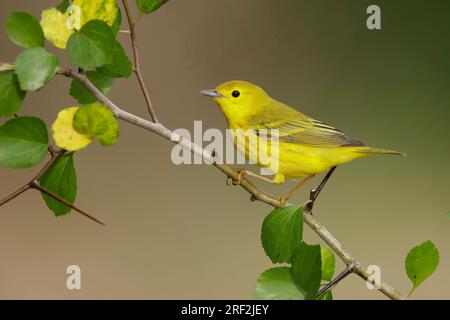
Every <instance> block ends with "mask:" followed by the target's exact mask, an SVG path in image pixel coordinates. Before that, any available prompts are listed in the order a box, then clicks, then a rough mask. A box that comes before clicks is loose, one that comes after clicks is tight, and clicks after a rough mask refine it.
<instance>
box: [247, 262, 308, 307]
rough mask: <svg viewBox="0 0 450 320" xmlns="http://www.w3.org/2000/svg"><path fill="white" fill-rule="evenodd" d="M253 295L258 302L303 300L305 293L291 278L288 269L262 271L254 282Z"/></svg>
mask: <svg viewBox="0 0 450 320" xmlns="http://www.w3.org/2000/svg"><path fill="white" fill-rule="evenodd" d="M253 295H254V297H255V298H256V299H258V300H305V298H306V293H305V292H304V290H303V289H302V288H300V287H299V286H298V285H297V284H296V283H295V281H294V279H293V278H292V274H291V269H290V268H288V267H279V268H272V269H269V270H266V271H264V272H263V273H262V274H261V275H260V276H259V278H258V280H257V282H256V288H255V291H254V292H253Z"/></svg>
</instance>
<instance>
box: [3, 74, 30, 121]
mask: <svg viewBox="0 0 450 320" xmlns="http://www.w3.org/2000/svg"><path fill="white" fill-rule="evenodd" d="M25 95H26V92H25V91H22V90H21V89H20V86H19V82H18V81H17V76H16V75H15V73H14V71H13V70H10V71H2V72H0V117H9V116H12V115H13V114H15V113H16V112H17V111H19V109H20V107H21V106H22V103H23V100H24V99H25Z"/></svg>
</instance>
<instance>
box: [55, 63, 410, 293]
mask: <svg viewBox="0 0 450 320" xmlns="http://www.w3.org/2000/svg"><path fill="white" fill-rule="evenodd" d="M58 73H59V74H62V75H65V76H66V77H69V78H72V79H75V80H77V81H79V82H80V83H81V84H82V85H83V86H84V87H85V88H86V89H87V90H88V91H89V92H90V93H91V94H93V95H94V96H95V97H96V98H97V99H98V100H99V101H100V102H102V103H104V104H105V105H107V106H108V107H109V108H110V109H111V111H112V112H113V113H114V114H115V115H116V117H117V118H118V119H120V120H123V121H125V122H128V123H130V124H133V125H135V126H138V127H141V128H143V129H145V130H148V131H151V132H153V133H156V134H158V135H159V136H161V137H163V138H165V139H167V140H170V141H172V142H174V143H178V144H180V145H181V146H183V147H184V148H186V149H187V150H190V151H191V152H193V153H194V154H196V155H198V156H202V157H203V159H204V160H205V161H206V162H207V163H211V164H212V165H213V166H214V167H216V168H217V169H219V170H220V171H222V172H223V173H225V174H226V175H227V176H228V177H230V178H231V179H233V180H237V179H238V178H239V172H238V171H236V170H234V169H233V168H232V167H231V166H229V165H227V164H220V163H218V162H217V161H216V158H215V157H214V156H213V155H212V154H211V152H209V151H207V150H204V149H203V148H202V147H200V146H199V145H196V144H195V143H193V142H192V141H190V140H188V139H186V138H182V137H181V136H179V135H178V134H176V133H174V132H173V131H171V130H169V129H168V128H166V127H165V126H164V125H162V124H161V123H154V122H151V121H148V120H145V119H143V118H140V117H138V116H135V115H133V114H131V113H129V112H127V111H125V110H123V109H122V108H120V107H118V106H117V105H116V104H114V103H113V102H112V101H111V100H109V99H108V98H107V97H106V96H105V95H104V94H103V93H101V92H100V91H99V90H98V89H97V88H96V87H95V86H94V85H93V84H92V83H91V82H90V80H89V79H88V78H86V77H85V76H84V75H80V74H78V73H76V72H73V71H72V70H70V69H61V70H60V71H59V72H58ZM239 185H240V186H241V187H242V188H243V189H245V190H246V191H247V192H248V193H250V194H251V197H252V199H254V200H259V201H261V202H264V203H266V204H269V205H271V206H273V207H281V204H280V201H279V199H278V198H276V197H274V196H272V195H270V194H268V193H266V192H264V191H263V190H261V189H259V188H257V187H256V186H255V185H253V184H252V183H251V182H250V181H249V180H248V179H246V178H242V179H241V183H240V184H239ZM305 207H306V208H307V206H305ZM303 219H304V221H305V222H306V224H307V225H308V226H309V227H311V229H312V230H313V231H314V232H315V233H316V234H317V235H319V237H320V238H322V239H323V241H325V242H326V243H327V245H328V246H329V247H330V248H331V249H332V250H333V251H334V252H335V253H336V254H337V255H338V256H339V257H340V258H341V259H342V260H343V261H344V262H345V264H346V265H347V266H354V270H353V272H354V273H356V274H357V275H358V276H360V277H361V278H363V279H364V280H366V281H367V280H368V279H369V277H370V276H371V274H369V273H368V272H367V271H366V269H365V268H364V267H362V266H361V264H360V262H359V261H358V260H356V258H354V257H353V256H352V255H351V254H350V252H348V251H347V250H346V249H345V248H344V247H343V246H342V245H341V243H340V242H339V241H338V240H337V239H336V238H335V237H334V236H333V235H332V234H331V233H330V232H329V231H328V230H327V229H326V228H325V227H324V226H323V225H322V224H321V223H320V222H319V221H318V220H317V219H316V218H315V217H313V215H312V214H311V212H310V211H308V210H305V211H304V213H303ZM378 290H379V291H380V292H381V293H383V294H384V295H386V296H387V297H389V298H391V299H395V300H398V299H406V297H404V296H403V295H402V294H401V293H400V292H398V291H397V290H396V289H394V288H393V287H391V286H390V285H388V284H387V283H384V282H382V283H381V286H380V288H379V289H378Z"/></svg>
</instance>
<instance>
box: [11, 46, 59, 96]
mask: <svg viewBox="0 0 450 320" xmlns="http://www.w3.org/2000/svg"><path fill="white" fill-rule="evenodd" d="M58 69H59V59H58V57H57V56H55V55H54V54H52V53H49V52H47V50H45V49H44V48H31V49H27V50H25V51H24V52H22V53H21V54H20V55H19V56H18V57H17V59H16V65H15V69H14V71H15V73H16V74H17V78H18V79H19V84H20V88H21V89H22V90H27V91H36V90H39V89H41V88H42V87H44V86H45V85H46V84H47V83H48V82H49V81H50V79H52V78H53V77H54V76H55V74H56V72H57V71H58Z"/></svg>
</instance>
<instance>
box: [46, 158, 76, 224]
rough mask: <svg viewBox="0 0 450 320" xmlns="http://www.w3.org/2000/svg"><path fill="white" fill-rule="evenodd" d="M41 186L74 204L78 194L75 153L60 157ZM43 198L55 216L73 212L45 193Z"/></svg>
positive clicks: (47, 173) (47, 172) (49, 169)
mask: <svg viewBox="0 0 450 320" xmlns="http://www.w3.org/2000/svg"><path fill="white" fill-rule="evenodd" d="M40 184H41V186H42V187H44V188H45V189H46V190H48V191H51V192H53V193H54V194H56V195H58V196H60V197H61V198H63V199H64V200H67V201H68V202H70V203H74V202H75V197H76V194H77V175H76V172H75V166H74V162H73V153H68V154H64V155H62V156H60V157H59V159H58V160H56V161H55V162H54V163H53V164H52V165H51V166H50V168H48V170H47V171H46V172H45V174H44V175H43V176H42V178H41V180H40ZM42 197H43V198H44V201H45V203H46V204H47V206H48V207H49V209H50V210H52V211H53V213H54V214H55V216H61V215H65V214H67V213H69V212H70V210H71V208H70V207H68V206H66V205H64V204H62V203H61V202H59V201H58V200H55V199H53V198H52V197H49V196H48V195H47V194H45V193H42Z"/></svg>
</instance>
